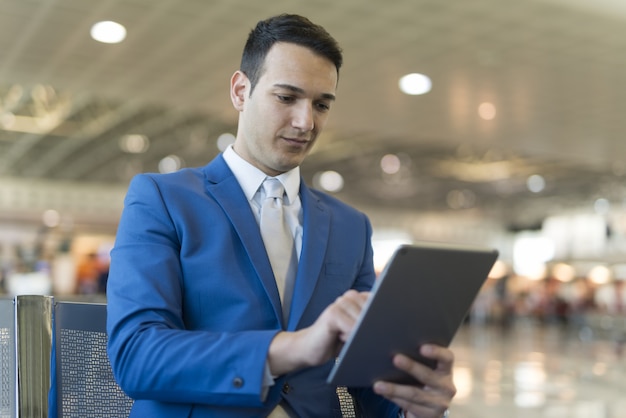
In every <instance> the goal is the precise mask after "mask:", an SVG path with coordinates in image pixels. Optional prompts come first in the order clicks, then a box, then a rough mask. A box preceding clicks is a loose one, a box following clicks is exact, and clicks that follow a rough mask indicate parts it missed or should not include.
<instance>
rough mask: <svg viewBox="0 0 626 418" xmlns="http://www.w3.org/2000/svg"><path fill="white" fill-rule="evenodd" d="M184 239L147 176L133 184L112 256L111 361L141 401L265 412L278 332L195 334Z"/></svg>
mask: <svg viewBox="0 0 626 418" xmlns="http://www.w3.org/2000/svg"><path fill="white" fill-rule="evenodd" d="M180 239H181V237H180V231H179V230H177V225H176V222H175V220H174V219H173V217H172V216H171V214H170V212H169V209H168V205H167V204H166V199H164V198H163V196H162V191H161V190H160V189H159V187H158V186H157V183H156V182H155V180H154V179H152V178H151V177H150V176H147V175H140V176H137V177H135V179H133V181H132V182H131V185H130V187H129V191H128V193H127V196H126V200H125V208H124V211H123V214H122V218H121V220H120V224H119V228H118V233H117V237H116V243H115V247H114V249H113V251H112V252H111V267H110V273H109V280H108V284H107V309H108V312H107V332H108V336H109V342H108V354H109V358H110V361H111V365H112V368H113V373H114V375H115V377H116V380H117V381H118V383H119V385H120V387H121V388H122V389H123V390H124V391H125V392H126V393H127V394H128V395H129V396H130V397H132V398H134V399H152V400H158V401H163V402H179V403H195V404H213V405H239V406H252V407H255V406H261V405H262V401H261V388H262V379H263V370H264V366H265V361H266V357H267V351H268V348H269V344H270V342H271V340H272V338H273V337H274V336H275V334H276V333H277V332H278V331H279V329H278V328H276V329H271V328H270V329H268V327H266V328H265V329H261V328H260V329H258V330H252V331H239V332H223V331H211V330H190V329H187V327H186V324H185V320H184V315H185V314H184V312H183V303H184V302H185V299H184V295H183V293H184V291H185V290H184V285H183V282H184V280H185V275H184V273H183V267H182V263H181V257H180V251H181V249H180V246H181V244H180Z"/></svg>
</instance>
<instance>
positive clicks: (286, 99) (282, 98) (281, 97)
mask: <svg viewBox="0 0 626 418" xmlns="http://www.w3.org/2000/svg"><path fill="white" fill-rule="evenodd" d="M276 97H277V98H278V101H279V102H282V103H292V102H293V101H294V100H295V99H294V98H293V96H285V95H282V94H277V95H276Z"/></svg>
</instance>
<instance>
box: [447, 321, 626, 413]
mask: <svg viewBox="0 0 626 418" xmlns="http://www.w3.org/2000/svg"><path fill="white" fill-rule="evenodd" d="M622 339H623V334H622V335H621V336H616V335H615V334H614V333H612V331H611V330H603V332H598V331H597V330H596V331H594V330H593V329H592V328H590V327H587V326H567V327H565V326H563V325H559V324H554V325H540V324H539V323H537V322H533V321H519V322H517V323H515V324H514V325H512V326H511V327H510V328H509V329H502V328H499V327H495V326H488V325H485V326H479V325H466V326H464V327H463V328H462V329H461V330H460V331H459V333H458V334H457V336H456V338H455V340H454V341H453V343H452V349H453V351H454V352H455V355H456V368H455V383H456V385H457V389H458V394H457V397H456V398H455V401H454V404H453V407H452V408H451V410H450V412H451V414H450V415H451V417H454V418H456V417H459V418H503V417H504V418H520V417H524V418H527V417H538V418H544V417H545V418H626V356H624V355H623V354H622V350H623V347H622V344H620V343H619V342H617V341H620V340H622Z"/></svg>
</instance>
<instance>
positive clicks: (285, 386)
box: [283, 383, 291, 395]
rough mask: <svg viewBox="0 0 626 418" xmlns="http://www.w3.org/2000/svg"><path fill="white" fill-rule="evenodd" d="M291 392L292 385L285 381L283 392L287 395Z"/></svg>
mask: <svg viewBox="0 0 626 418" xmlns="http://www.w3.org/2000/svg"><path fill="white" fill-rule="evenodd" d="M289 392H291V386H289V383H285V384H284V385H283V393H284V394H285V395H286V394H288V393H289Z"/></svg>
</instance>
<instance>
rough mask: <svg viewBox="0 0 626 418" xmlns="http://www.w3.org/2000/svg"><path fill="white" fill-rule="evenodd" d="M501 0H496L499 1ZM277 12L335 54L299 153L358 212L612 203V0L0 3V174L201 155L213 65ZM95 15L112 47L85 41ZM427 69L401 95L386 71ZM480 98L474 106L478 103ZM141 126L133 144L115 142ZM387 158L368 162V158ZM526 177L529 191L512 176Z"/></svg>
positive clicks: (620, 5) (536, 212)
mask: <svg viewBox="0 0 626 418" xmlns="http://www.w3.org/2000/svg"><path fill="white" fill-rule="evenodd" d="M505 3H506V4H505ZM281 12H294V13H300V14H304V15H306V16H307V17H309V18H310V19H311V20H313V21H315V22H316V23H320V24H322V25H323V26H325V27H326V28H327V29H328V30H329V32H330V33H331V34H333V35H334V36H335V37H336V38H337V40H338V41H339V42H340V44H341V45H342V47H343V49H344V54H345V65H344V67H343V68H342V72H341V77H340V82H339V89H338V100H337V102H336V104H335V105H334V107H333V111H332V115H331V119H330V122H329V124H328V125H327V128H326V131H325V132H324V133H323V134H322V136H321V137H320V139H319V141H318V144H317V145H316V148H315V149H314V151H313V153H312V154H311V155H310V157H309V158H308V160H307V161H306V162H305V164H304V166H303V174H304V177H305V179H306V180H307V181H308V182H309V183H313V184H314V183H315V179H316V178H317V177H316V173H318V172H321V171H324V170H334V171H337V172H339V173H340V174H342V175H343V177H344V180H345V186H344V189H343V190H342V191H341V192H338V193H337V195H338V197H340V198H342V199H344V200H346V201H348V202H350V203H352V204H355V205H357V206H362V207H372V208H387V209H397V208H402V209H410V210H412V211H416V212H446V213H448V212H449V213H453V214H458V215H462V214H464V213H471V214H472V216H484V217H489V218H490V219H492V220H493V219H496V220H499V221H501V222H503V223H504V224H505V225H507V226H508V227H510V228H518V227H526V226H530V225H535V224H536V223H537V222H540V221H541V219H543V218H544V217H545V216H547V215H550V214H552V213H555V212H557V211H562V210H566V209H571V208H588V209H589V210H591V208H592V207H593V202H594V200H595V199H597V198H605V199H608V200H609V201H611V202H614V203H615V204H617V205H622V204H623V202H624V199H625V198H626V188H625V187H624V184H625V183H624V179H625V177H624V176H625V175H626V2H623V1H621V0H594V1H593V2H589V1H586V0H525V1H517V2H502V1H499V0H472V1H468V0H447V1H445V2H444V1H440V0H396V1H394V2H392V3H382V2H377V1H373V0H342V1H331V0H320V1H307V2H305V1H296V0H274V1H271V2H269V1H268V2H261V1H253V0H248V1H244V0H213V1H206V0H162V1H154V0H108V1H101V2H86V1H84V0H56V1H55V0H0V178H10V179H16V178H17V179H33V180H39V179H45V180H49V181H59V182H64V184H67V182H68V181H69V182H73V181H76V182H81V184H83V183H84V182H88V183H91V182H96V183H98V184H102V183H106V184H109V185H110V184H119V185H120V186H123V187H125V186H126V185H127V184H128V181H129V179H130V177H131V176H132V175H133V174H135V173H138V172H142V171H157V170H158V163H159V161H160V160H161V159H163V158H164V157H165V156H168V155H177V156H178V157H180V159H181V160H182V161H183V164H184V166H198V165H204V164H206V162H208V161H209V160H210V159H212V158H213V157H214V156H215V155H216V154H217V153H218V152H219V150H218V148H217V146H216V139H217V137H218V136H219V135H220V134H222V133H224V132H231V133H235V126H236V117H237V113H236V112H235V110H234V109H233V108H232V105H231V104H230V100H229V93H228V87H229V78H230V75H231V74H232V72H233V71H234V70H236V69H237V68H238V63H239V57H240V54H241V50H242V47H243V43H244V41H245V38H246V36H247V33H248V31H249V30H250V29H251V28H252V27H253V26H254V24H255V23H256V22H257V21H258V20H260V19H262V18H265V17H268V16H270V15H273V14H277V13H281ZM100 20H114V21H117V22H120V23H122V24H124V25H125V26H126V28H127V30H128V36H127V38H126V40H125V41H124V42H122V43H120V44H113V45H112V44H103V43H98V42H96V41H94V40H92V39H91V38H90V36H89V31H90V28H91V26H92V25H93V24H94V23H95V22H97V21H100ZM410 72H420V73H424V74H427V75H429V76H430V77H431V79H432V81H433V89H432V91H431V92H430V93H429V94H426V95H422V96H407V95H404V94H402V93H401V92H400V91H399V90H398V88H397V86H398V79H399V77H400V76H402V75H404V74H406V73H410ZM483 102H490V103H492V104H494V105H495V107H496V109H497V113H496V117H495V119H493V120H488V121H487V120H482V119H481V118H480V117H479V116H478V112H477V108H478V106H479V105H480V104H481V103H483ZM128 134H140V135H145V136H146V137H147V138H149V140H150V146H149V148H148V149H147V151H146V152H144V153H142V154H132V153H128V152H125V151H124V150H122V148H121V147H120V138H122V137H124V136H125V135H128ZM389 153H394V154H396V155H398V157H399V159H400V161H401V162H402V163H403V164H402V168H401V170H400V171H399V172H397V173H396V174H384V173H382V171H381V169H380V159H381V157H382V156H384V155H386V154H389ZM533 174H539V175H541V176H543V178H544V179H545V182H546V187H545V189H544V190H542V191H541V192H538V193H533V192H531V191H529V190H528V189H527V179H528V177H529V176H530V175H533Z"/></svg>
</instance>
